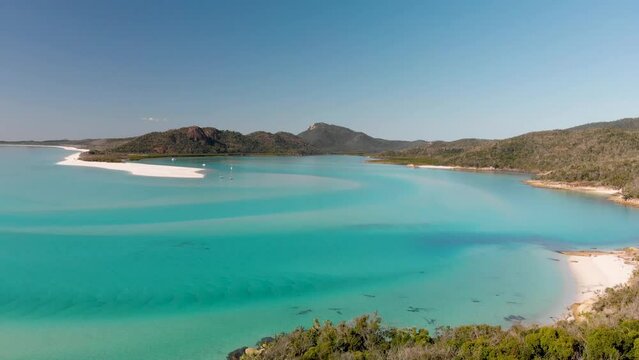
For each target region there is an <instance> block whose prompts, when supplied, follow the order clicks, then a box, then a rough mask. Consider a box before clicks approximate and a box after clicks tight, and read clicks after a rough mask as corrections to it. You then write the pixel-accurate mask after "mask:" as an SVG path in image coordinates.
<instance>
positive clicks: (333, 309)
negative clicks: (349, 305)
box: [328, 308, 342, 311]
mask: <svg viewBox="0 0 639 360" xmlns="http://www.w3.org/2000/svg"><path fill="white" fill-rule="evenodd" d="M328 310H331V311H340V310H342V308H328Z"/></svg>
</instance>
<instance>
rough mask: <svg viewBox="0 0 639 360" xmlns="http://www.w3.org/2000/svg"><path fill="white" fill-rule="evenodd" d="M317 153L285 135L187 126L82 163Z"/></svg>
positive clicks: (144, 137)
mask: <svg viewBox="0 0 639 360" xmlns="http://www.w3.org/2000/svg"><path fill="white" fill-rule="evenodd" d="M314 153H316V151H315V150H314V149H313V148H312V147H311V146H309V145H308V144H307V143H305V142H304V141H303V140H302V139H300V138H299V137H297V136H295V135H293V134H290V133H285V132H279V133H275V134H271V133H268V132H263V131H260V132H255V133H252V134H248V135H243V134H241V133H239V132H237V131H229V130H218V129H215V128H211V127H206V128H200V127H198V126H190V127H185V128H180V129H173V130H168V131H164V132H152V133H148V134H145V135H142V136H139V137H136V138H133V139H131V140H129V141H127V142H125V143H124V144H119V145H118V146H114V147H111V148H108V149H106V150H105V151H92V152H90V153H88V154H86V155H84V156H83V159H85V160H97V161H104V160H107V161H108V160H109V159H115V160H117V159H119V158H123V157H125V156H127V157H131V156H134V157H135V156H138V157H140V156H186V155H218V154H280V155H307V154H314Z"/></svg>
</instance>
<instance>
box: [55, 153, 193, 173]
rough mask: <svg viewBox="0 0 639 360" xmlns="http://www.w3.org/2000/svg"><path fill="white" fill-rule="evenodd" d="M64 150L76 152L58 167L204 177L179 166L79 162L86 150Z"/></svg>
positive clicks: (188, 168) (190, 169) (191, 169)
mask: <svg viewBox="0 0 639 360" xmlns="http://www.w3.org/2000/svg"><path fill="white" fill-rule="evenodd" d="M60 148H63V149H65V150H76V151H77V152H75V153H73V154H71V155H69V156H67V157H65V158H64V160H62V161H60V162H58V165H67V166H84V167H92V168H99V169H106V170H118V171H126V172H129V173H131V174H132V175H137V176H151V177H167V178H184V179H201V178H203V177H204V170H202V169H198V168H190V167H180V166H167V165H152V164H140V163H132V162H122V163H110V162H98V161H83V160H80V154H82V153H83V152H85V151H88V150H86V149H76V148H72V147H68V146H65V147H63V146H60Z"/></svg>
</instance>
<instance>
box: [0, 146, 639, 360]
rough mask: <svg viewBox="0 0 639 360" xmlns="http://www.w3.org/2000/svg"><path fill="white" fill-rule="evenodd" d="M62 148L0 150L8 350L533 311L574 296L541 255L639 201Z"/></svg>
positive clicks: (141, 353)
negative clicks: (145, 169)
mask: <svg viewBox="0 0 639 360" xmlns="http://www.w3.org/2000/svg"><path fill="white" fill-rule="evenodd" d="M67 154H68V152H67V151H64V150H60V149H43V148H8V147H5V148H0V274H2V275H1V276H0V359H69V360H73V359H83V360H86V359H145V360H146V359H149V360H150V359H153V360H160V359H217V358H219V359H222V358H224V356H225V355H226V353H227V352H229V351H231V350H233V349H234V348H237V347H239V346H242V345H250V344H252V343H254V342H255V341H256V340H257V339H259V338H261V337H264V336H268V335H272V334H274V333H277V332H279V331H285V330H291V329H293V328H294V327H296V326H298V325H309V324H310V323H311V321H312V320H313V319H314V318H320V319H331V320H346V319H350V318H352V317H354V316H356V315H359V314H362V313H369V312H374V311H377V312H379V313H380V314H381V316H382V317H383V318H384V320H385V321H386V322H387V323H389V324H393V325H401V326H426V327H429V328H431V329H433V328H434V327H436V326H440V325H456V324H461V323H478V322H486V323H491V324H501V325H508V322H507V321H506V320H504V317H505V316H508V315H520V316H523V317H525V318H526V319H527V320H528V321H541V322H544V321H548V319H549V316H551V315H553V314H555V315H556V314H558V313H559V312H561V310H562V308H563V307H564V306H566V305H567V302H568V301H569V300H568V295H569V293H570V291H571V289H570V285H569V279H568V275H567V273H566V268H565V263H564V262H562V261H553V260H552V259H553V258H557V255H555V254H554V253H552V252H551V250H555V249H570V248H591V247H617V246H622V245H628V244H634V243H636V242H637V240H638V239H639V235H638V234H639V211H636V210H633V209H627V208H624V207H621V206H617V205H614V204H612V203H609V202H607V201H605V200H603V199H601V198H597V197H591V196H584V195H578V194H572V193H564V192H557V191H549V190H543V189H536V188H532V187H529V186H526V185H524V184H522V183H521V180H522V179H525V178H526V177H525V176H523V175H496V174H474V173H463V172H451V171H440V170H425V169H418V170H414V169H408V168H405V167H400V166H389V165H376V164H367V163H366V159H365V158H361V157H348V156H339V157H338V156H318V157H242V158H231V157H219V158H206V159H202V158H199V159H178V160H176V161H175V162H174V163H173V162H171V161H168V160H166V159H156V160H152V161H147V162H150V163H162V164H174V165H178V166H198V167H199V166H201V164H202V163H206V164H207V167H206V169H207V172H208V173H207V176H206V178H204V179H201V180H200V179H197V180H194V179H163V178H148V177H138V176H131V175H129V174H127V173H123V172H117V171H109V170H101V169H91V168H79V167H78V168H76V167H66V166H57V165H55V162H56V161H58V160H60V159H61V158H63V157H64V156H66V155H67ZM231 166H232V167H233V171H232V177H233V180H230V179H229V177H230V176H231V172H230V167H231ZM220 176H223V177H224V178H220Z"/></svg>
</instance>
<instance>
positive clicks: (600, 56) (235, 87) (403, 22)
mask: <svg viewBox="0 0 639 360" xmlns="http://www.w3.org/2000/svg"><path fill="white" fill-rule="evenodd" d="M638 14H639V1H623V0H615V1H588V0H580V1H572V0H566V1H554V0H530V1H529V0H521V1H510V0H504V1H490V0H487V1H475V0H467V1H463V0H450V1H449V0H442V1H429V0H419V1H411V0H399V1H396V0H388V1H387V0H365V1H364V0H269V1H263V0H256V1H247V0H228V1H135V0H127V1H117V0H116V1H90V0H79V1H63V0H60V1H46V0H43V1H32V0H18V1H8V0H0V140H25V139H36V140H42V139H60V138H68V139H79V138H101V137H121V136H132V135H140V134H143V133H146V132H150V131H158V130H164V129H169V128H177V127H182V126H188V125H200V126H213V127H216V128H220V129H232V130H238V131H240V132H243V133H249V132H252V131H257V130H266V131H272V132H274V131H288V132H292V133H298V132H300V131H303V130H305V129H306V128H307V127H308V126H309V125H311V124H312V123H314V122H327V123H332V124H338V125H342V126H346V127H350V128H353V129H356V130H360V131H364V132H366V133H368V134H370V135H373V136H377V137H383V138H389V139H406V140H413V139H426V140H435V139H442V140H452V139H457V138H464V137H480V138H505V137H509V136H514V135H517V134H520V133H524V132H528V131H534V130H544V129H555V128H565V127H569V126H574V125H578V124H582V123H587V122H592V121H608V120H615V119H619V118H624V117H635V116H639V86H638V85H639V65H638V64H639V21H637V15H638Z"/></svg>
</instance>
